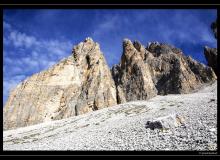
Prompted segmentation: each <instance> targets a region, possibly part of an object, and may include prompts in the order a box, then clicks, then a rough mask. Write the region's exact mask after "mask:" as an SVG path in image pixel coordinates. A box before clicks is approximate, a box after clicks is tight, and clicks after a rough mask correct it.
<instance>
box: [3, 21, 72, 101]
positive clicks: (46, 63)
mask: <svg viewBox="0 0 220 160" xmlns="http://www.w3.org/2000/svg"><path fill="white" fill-rule="evenodd" d="M3 23H4V54H3V55H4V64H3V65H4V66H3V68H4V69H3V74H4V77H3V79H4V80H3V85H4V102H5V99H6V98H7V95H8V92H9V91H10V90H11V88H12V87H14V86H15V85H17V84H18V83H19V82H20V81H22V80H24V78H25V77H27V76H30V75H32V74H33V73H36V72H39V71H41V70H44V69H46V68H48V67H50V66H52V65H53V64H55V63H56V62H57V61H58V60H59V59H61V58H63V57H65V56H67V55H69V54H70V53H71V52H70V51H71V48H72V44H71V42H70V41H60V40H57V39H49V40H45V39H37V38H36V37H34V36H32V35H28V34H26V33H23V32H21V31H19V30H18V29H16V28H14V27H12V26H11V25H10V24H9V23H7V22H5V21H4V22H3ZM16 59H18V60H16ZM21 74H22V75H21Z"/></svg>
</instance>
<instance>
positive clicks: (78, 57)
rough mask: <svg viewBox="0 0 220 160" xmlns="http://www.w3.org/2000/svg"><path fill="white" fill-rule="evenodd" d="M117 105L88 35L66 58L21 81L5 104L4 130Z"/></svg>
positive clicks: (104, 67)
mask: <svg viewBox="0 0 220 160" xmlns="http://www.w3.org/2000/svg"><path fill="white" fill-rule="evenodd" d="M115 104H117V101H116V89H115V85H114V81H113V79H112V76H111V72H110V70H109V68H108V66H107V64H106V61H105V58H104V56H103V54H102V52H101V51H100V47H99V44H98V43H95V42H93V40H92V39H91V38H87V39H86V40H85V41H84V42H81V43H80V44H78V45H77V46H75V47H74V49H73V53H72V55H71V56H69V57H68V58H66V59H64V60H61V61H60V62H59V63H58V64H56V65H54V66H52V67H51V68H49V69H48V70H46V71H43V72H40V73H38V74H35V75H33V76H31V77H29V78H28V79H26V80H25V81H24V82H22V83H20V84H19V85H18V86H17V87H16V88H15V89H14V90H13V91H12V92H11V94H10V96H9V99H8V101H7V103H6V105H5V107H4V117H3V119H4V129H11V128H16V127H22V126H28V125H31V124H37V123H41V122H45V121H51V120H55V119H62V118H67V117H70V116H75V115H79V114H83V113H86V112H90V111H94V110H97V109H100V108H104V107H109V106H112V105H115Z"/></svg>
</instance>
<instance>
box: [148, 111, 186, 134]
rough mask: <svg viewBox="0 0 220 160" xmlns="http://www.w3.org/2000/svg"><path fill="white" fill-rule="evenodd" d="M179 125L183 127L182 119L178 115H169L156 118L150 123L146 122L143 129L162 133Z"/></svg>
mask: <svg viewBox="0 0 220 160" xmlns="http://www.w3.org/2000/svg"><path fill="white" fill-rule="evenodd" d="M180 125H184V118H182V117H181V116H179V115H178V114H170V115H167V116H162V117H158V118H156V119H153V120H151V121H147V123H146V125H145V127H146V128H150V129H152V130H154V129H160V130H162V131H163V130H169V129H171V128H175V127H178V126H180Z"/></svg>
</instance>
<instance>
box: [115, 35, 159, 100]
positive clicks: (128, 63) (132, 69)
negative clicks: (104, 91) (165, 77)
mask: <svg viewBox="0 0 220 160" xmlns="http://www.w3.org/2000/svg"><path fill="white" fill-rule="evenodd" d="M144 54H145V49H144V48H143V46H141V44H140V43H139V42H137V41H136V42H134V44H132V42H131V41H130V40H128V39H125V40H124V42H123V54H122V57H121V63H120V64H119V65H117V66H113V68H112V74H113V77H114V80H115V83H116V87H117V100H118V103H123V102H126V101H132V100H147V99H149V98H152V97H154V96H156V95H157V90H156V88H155V85H154V83H153V80H152V76H151V72H150V68H149V66H148V65H145V64H144V61H143V58H144Z"/></svg>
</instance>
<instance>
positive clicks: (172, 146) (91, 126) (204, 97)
mask: <svg viewBox="0 0 220 160" xmlns="http://www.w3.org/2000/svg"><path fill="white" fill-rule="evenodd" d="M169 114H178V115H180V116H181V117H183V118H184V119H185V125H181V126H179V127H175V128H170V129H168V130H165V131H164V130H160V129H154V130H151V129H150V128H145V125H146V122H147V121H149V120H152V119H154V118H159V117H162V116H167V115H169ZM3 150H152V151H155V150H172V151H173V150H189V151H194V150H195V151H216V150H217V82H215V83H214V84H212V85H209V86H207V87H205V88H203V89H201V90H199V91H198V92H196V93H191V94H182V95H167V96H156V97H154V98H152V99H150V100H148V101H133V102H129V103H124V104H121V105H117V106H113V107H109V108H104V109H101V110H97V111H94V112H90V113H87V114H84V115H79V116H76V117H71V118H67V119H62V120H58V121H51V122H46V123H42V124H38V125H33V126H28V127H24V128H18V129H15V130H8V131H4V132H3Z"/></svg>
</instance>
